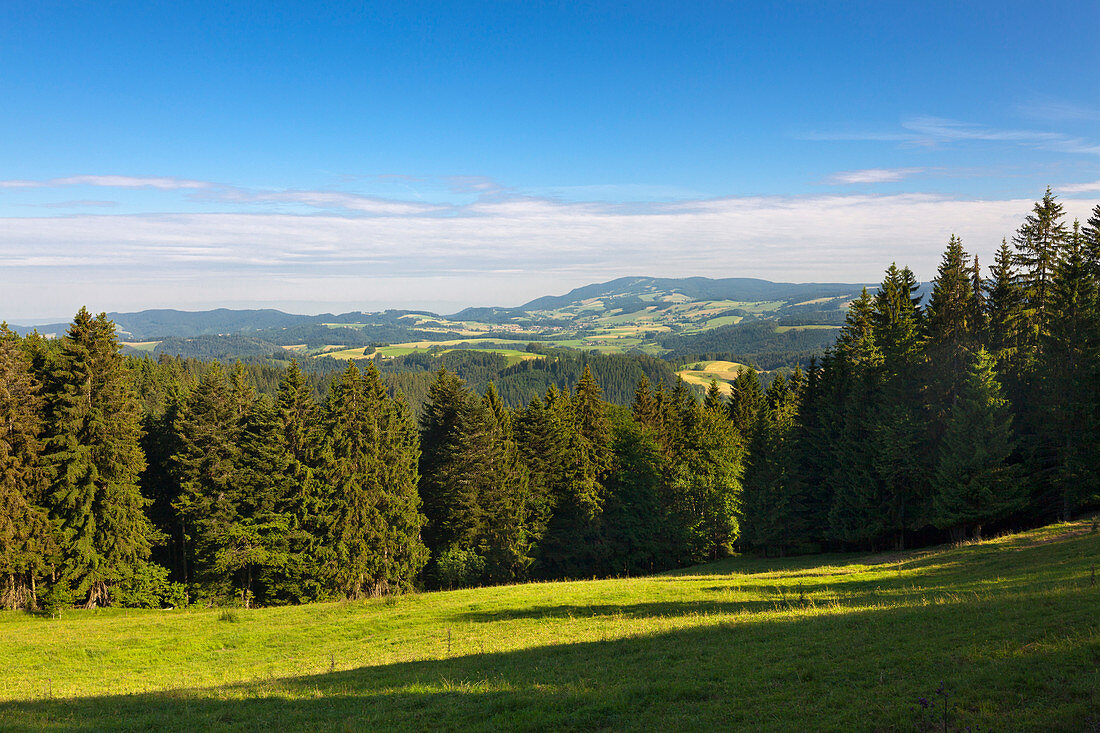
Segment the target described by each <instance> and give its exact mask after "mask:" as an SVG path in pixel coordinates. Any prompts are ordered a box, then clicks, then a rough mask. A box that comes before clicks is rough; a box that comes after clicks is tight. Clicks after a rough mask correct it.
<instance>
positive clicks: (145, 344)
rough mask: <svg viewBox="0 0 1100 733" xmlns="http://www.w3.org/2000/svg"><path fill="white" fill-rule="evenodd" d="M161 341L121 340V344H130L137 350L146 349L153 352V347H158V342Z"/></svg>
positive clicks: (145, 350)
mask: <svg viewBox="0 0 1100 733" xmlns="http://www.w3.org/2000/svg"><path fill="white" fill-rule="evenodd" d="M159 343H160V341H120V342H119V345H120V346H129V347H130V348H131V349H134V350H135V351H144V352H147V353H150V354H151V353H153V349H155V348H157V344H159Z"/></svg>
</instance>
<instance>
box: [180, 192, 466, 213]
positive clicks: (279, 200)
mask: <svg viewBox="0 0 1100 733" xmlns="http://www.w3.org/2000/svg"><path fill="white" fill-rule="evenodd" d="M201 197H202V198H203V199H205V200H211V201H223V202H228V203H258V204H300V205H302V206H308V207H310V208H315V209H343V210H345V211H355V212H359V213H364V214H379V215H388V216H407V215H411V214H424V213H429V212H432V211H439V210H441V209H443V208H445V207H442V206H437V205H433V204H424V203H419V202H409V201H397V200H394V199H384V198H378V197H373V196H361V195H359V194H354V193H346V192H342V191H270V190H250V189H244V188H237V187H234V186H222V187H219V188H216V189H211V190H210V191H205V192H203V193H202V194H201Z"/></svg>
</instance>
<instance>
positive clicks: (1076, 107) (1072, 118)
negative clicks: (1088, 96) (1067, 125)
mask: <svg viewBox="0 0 1100 733" xmlns="http://www.w3.org/2000/svg"><path fill="white" fill-rule="evenodd" d="M1016 110H1017V112H1019V113H1020V115H1022V116H1024V117H1029V118H1031V119H1035V120H1043V121H1046V122H1089V121H1097V120H1100V109H1097V108H1095V107H1087V106H1085V105H1081V104H1076V103H1074V102H1067V101H1065V100H1064V99H1054V98H1052V97H1036V98H1032V99H1030V100H1028V101H1027V102H1025V103H1023V104H1021V105H1018V106H1017V108H1016Z"/></svg>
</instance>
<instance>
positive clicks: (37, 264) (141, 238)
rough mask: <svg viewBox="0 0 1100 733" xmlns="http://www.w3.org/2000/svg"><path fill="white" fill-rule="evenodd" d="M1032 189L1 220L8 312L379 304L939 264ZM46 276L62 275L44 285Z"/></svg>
mask: <svg viewBox="0 0 1100 733" xmlns="http://www.w3.org/2000/svg"><path fill="white" fill-rule="evenodd" d="M1032 203H1033V202H1032V201H1031V200H1026V199H1019V200H969V199H966V200H963V199H954V198H950V197H946V196H938V195H927V194H903V195H891V196H871V195H852V196H839V195H837V196H812V197H735V198H720V199H704V200H695V201H679V202H671V203H658V204H632V205H625V204H621V205H609V204H593V203H561V202H556V201H552V200H546V199H535V198H512V199H505V200H499V201H479V202H477V203H475V204H472V205H470V206H466V207H456V208H453V209H450V210H448V213H447V215H445V216H440V215H438V214H437V213H436V212H415V213H411V214H379V215H375V216H372V217H361V216H347V215H344V216H337V215H331V214H329V215H312V216H302V215H290V214H282V213H272V214H256V213H252V214H240V213H223V214H171V215H129V216H126V215H122V216H111V215H98V216H97V215H79V216H68V217H38V218H34V217H25V218H7V219H0V232H2V234H0V272H2V273H3V274H0V293H3V295H0V317H3V316H4V315H5V313H4V310H5V309H8V310H10V309H12V308H14V307H16V306H17V304H18V303H19V299H21V298H29V299H30V303H34V302H36V299H37V301H38V302H42V303H43V305H42V306H41V308H38V309H36V310H37V311H38V312H50V313H55V312H58V307H61V306H48V304H47V302H46V301H45V300H43V299H44V298H50V297H52V298H58V297H76V295H75V294H77V293H93V294H95V295H96V297H95V298H90V296H87V295H85V296H84V297H85V298H86V299H90V300H94V301H95V302H90V303H89V305H91V306H92V307H93V308H97V309H98V308H106V309H113V308H141V307H152V306H171V305H172V304H173V303H176V304H178V303H181V302H192V301H195V300H203V301H204V302H211V303H216V302H218V301H219V298H220V299H221V300H223V301H224V300H226V299H232V300H235V301H239V300H241V299H242V298H243V297H244V296H243V294H245V293H248V294H251V296H252V297H253V298H255V299H257V300H264V301H272V300H277V299H278V298H280V297H282V298H284V299H293V300H294V301H295V302H301V301H307V300H315V301H329V300H332V299H333V298H334V297H335V296H334V293H333V292H331V288H330V287H329V286H328V285H326V283H341V285H340V287H339V290H340V292H341V293H343V294H344V295H348V296H349V297H352V298H354V294H355V293H356V292H359V293H360V296H359V297H361V298H363V299H364V300H370V301H372V302H373V301H376V300H377V298H376V297H374V296H375V295H376V294H377V293H379V292H395V291H393V290H392V288H390V287H389V286H387V287H382V286H381V285H380V283H383V282H385V283H390V284H391V285H392V284H393V283H394V282H397V281H398V280H400V281H401V282H402V283H404V285H403V286H402V288H401V289H400V292H399V294H400V295H401V296H403V297H402V298H401V300H403V301H405V302H408V301H415V300H418V299H419V300H422V301H423V302H425V303H428V302H436V301H439V300H440V299H441V298H443V296H444V295H445V296H446V299H448V300H449V301H452V302H458V303H461V304H464V305H466V304H482V305H486V304H501V305H509V304H515V303H518V302H522V300H524V299H526V298H528V297H535V296H537V295H541V294H545V292H546V289H547V283H561V284H562V288H565V289H568V288H567V287H566V285H568V286H570V287H571V286H572V285H576V284H581V283H584V282H592V281H597V280H602V279H609V278H612V277H617V276H622V275H630V274H638V275H646V274H649V275H663V276H669V277H677V276H690V275H706V276H710V277H729V276H753V277H765V278H768V279H773V280H787V281H842V282H866V281H874V280H877V279H878V278H879V277H880V276H881V272H882V270H883V268H884V267H885V266H886V265H888V264H889V263H890V262H891V261H895V260H896V261H897V262H899V263H907V264H909V265H911V266H912V267H913V268H914V269H915V270H916V271H917V274H918V275H919V276H920V277H924V278H930V277H931V276H932V275H933V274H934V272H935V267H936V263H937V261H938V259H939V256H940V253H941V252H942V251H943V248H944V246H945V245H946V243H947V240H948V237H949V236H950V235H951V234H953V233H955V234H959V235H960V236H962V237H963V240H964V242H965V243H966V245H967V248H968V249H969V250H970V251H975V252H978V253H980V254H981V255H982V258H983V261H988V259H989V255H990V254H991V253H992V252H993V250H994V249H995V248H996V246H997V244H998V243H999V242H1000V240H1001V237H1002V236H1005V235H1009V234H1011V233H1012V232H1013V231H1014V230H1015V228H1016V227H1017V226H1018V225H1019V223H1020V221H1021V220H1022V219H1023V217H1024V216H1025V215H1026V214H1027V212H1028V211H1029V210H1030V208H1031V206H1032ZM1065 204H1066V206H1067V209H1068V210H1069V212H1068V213H1069V216H1070V217H1071V218H1072V217H1074V216H1081V215H1085V214H1087V212H1088V208H1089V207H1088V205H1087V202H1085V201H1083V200H1072V199H1070V200H1066V201H1065ZM1077 209H1080V211H1079V212H1078V211H1077ZM47 268H48V269H47ZM441 280H442V281H446V282H447V283H449V285H448V287H447V288H446V293H443V292H442V291H441V290H440V288H439V286H438V282H439V281H441ZM47 281H48V282H50V285H51V287H50V288H44V287H42V283H44V282H47ZM292 281H293V282H297V283H298V284H297V285H294V286H293V287H290V286H289V285H288V283H290V282H292ZM505 282H506V283H507V287H501V283H505ZM135 283H141V285H140V286H138V285H136V284H135ZM230 283H237V284H238V285H231V284H230ZM349 283H361V286H360V287H359V288H358V290H357V289H356V287H354V286H352V285H349ZM27 284H34V287H32V288H28V287H26V286H27ZM559 289H560V288H559ZM150 293H152V294H153V295H154V296H155V297H153V298H152V299H149V298H150ZM341 297H343V296H341ZM142 298H145V300H142ZM104 301H107V302H104ZM121 301H125V302H121ZM28 305H29V304H28ZM69 305H70V306H72V307H71V310H75V308H76V307H78V306H79V305H80V302H76V301H74V302H73V303H70V304H69ZM24 307H28V306H24ZM64 310H65V309H64V308H63V309H62V310H61V312H64Z"/></svg>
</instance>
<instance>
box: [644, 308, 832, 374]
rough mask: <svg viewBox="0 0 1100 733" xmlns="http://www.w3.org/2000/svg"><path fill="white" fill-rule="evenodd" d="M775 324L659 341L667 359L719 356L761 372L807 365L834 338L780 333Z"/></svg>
mask: <svg viewBox="0 0 1100 733" xmlns="http://www.w3.org/2000/svg"><path fill="white" fill-rule="evenodd" d="M776 325H777V323H776V321H772V320H760V321H747V322H744V323H737V324H734V325H731V326H720V327H718V328H714V329H711V330H709V331H704V332H702V333H699V334H693V335H678V334H673V335H669V336H664V337H662V338H661V339H660V344H661V346H663V347H664V348H666V349H669V353H668V354H667V355H666V356H667V357H668V358H670V359H673V358H680V357H690V358H691V360H695V359H696V358H697V357H699V356H700V355H704V354H707V355H715V356H716V358H717V355H719V354H722V355H726V356H728V358H731V359H733V360H734V361H741V362H749V363H752V364H754V365H755V366H756V367H758V368H760V369H776V368H778V367H795V366H803V367H804V366H806V365H807V364H809V362H810V359H811V358H813V356H814V355H815V354H820V353H821V352H822V351H824V350H825V349H826V348H827V347H829V346H830V345H831V344H832V343H833V341H834V340H835V339H836V332H835V331H833V330H831V329H807V330H792V331H785V332H783V333H779V332H777V331H776Z"/></svg>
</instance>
